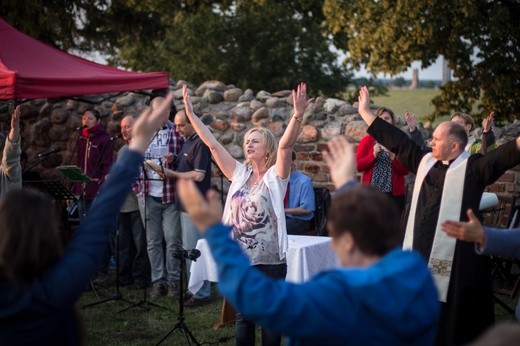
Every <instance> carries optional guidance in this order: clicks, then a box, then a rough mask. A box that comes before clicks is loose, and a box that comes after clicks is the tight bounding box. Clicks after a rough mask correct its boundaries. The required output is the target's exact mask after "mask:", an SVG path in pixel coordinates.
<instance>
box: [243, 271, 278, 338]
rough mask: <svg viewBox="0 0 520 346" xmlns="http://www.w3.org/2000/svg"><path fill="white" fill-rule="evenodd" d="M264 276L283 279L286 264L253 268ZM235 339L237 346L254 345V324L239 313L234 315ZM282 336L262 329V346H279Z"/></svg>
mask: <svg viewBox="0 0 520 346" xmlns="http://www.w3.org/2000/svg"><path fill="white" fill-rule="evenodd" d="M254 267H255V268H256V269H258V270H260V271H261V272H262V273H264V274H265V275H266V276H268V277H270V278H273V279H285V276H286V275H287V264H285V263H282V264H273V265H267V264H259V265H255V266H254ZM236 318H237V319H236V322H235V334H236V335H235V338H236V344H237V345H239V346H250V345H254V344H255V323H254V322H252V321H250V320H247V319H246V318H245V317H244V316H243V315H241V314H240V313H237V314H236ZM281 341H282V336H281V335H279V334H276V333H274V332H272V331H270V330H267V329H265V328H262V346H274V345H276V346H279V345H280V343H281Z"/></svg>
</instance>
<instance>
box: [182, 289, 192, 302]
mask: <svg viewBox="0 0 520 346" xmlns="http://www.w3.org/2000/svg"><path fill="white" fill-rule="evenodd" d="M191 297H193V293H191V292H190V291H186V292H185V293H184V301H187V300H189V299H191Z"/></svg>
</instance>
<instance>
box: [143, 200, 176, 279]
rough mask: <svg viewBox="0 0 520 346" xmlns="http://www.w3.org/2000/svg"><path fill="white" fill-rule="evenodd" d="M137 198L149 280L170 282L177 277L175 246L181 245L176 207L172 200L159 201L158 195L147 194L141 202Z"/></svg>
mask: <svg viewBox="0 0 520 346" xmlns="http://www.w3.org/2000/svg"><path fill="white" fill-rule="evenodd" d="M141 201H142V199H140V203H139V208H140V210H141V215H143V214H145V215H146V219H145V221H144V224H145V226H146V241H147V242H148V245H147V249H148V258H149V259H150V267H151V274H152V283H156V282H159V283H167V284H168V285H171V284H173V283H174V282H175V283H176V282H178V281H179V279H180V263H179V260H178V259H176V258H174V257H173V254H174V253H175V250H176V249H178V248H180V247H181V245H182V243H181V242H182V239H181V224H180V220H179V211H178V210H177V209H176V208H175V203H162V202H161V201H160V199H159V198H154V197H151V196H148V197H146V201H145V203H144V205H143V203H141ZM145 212H146V213H145ZM163 240H164V242H165V244H166V246H165V247H163Z"/></svg>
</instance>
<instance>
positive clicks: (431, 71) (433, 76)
mask: <svg viewBox="0 0 520 346" xmlns="http://www.w3.org/2000/svg"><path fill="white" fill-rule="evenodd" d="M414 68H418V69H419V80H442V58H441V57H439V58H438V59H437V60H436V61H435V62H434V63H433V64H432V65H431V66H429V67H428V68H426V69H423V70H421V63H420V61H415V62H413V63H412V66H411V67H410V68H408V70H406V72H403V73H401V74H399V75H397V76H393V77H391V76H390V75H384V74H379V75H377V78H397V77H403V78H404V79H408V80H411V79H412V73H413V72H412V71H413V69H414ZM354 76H355V77H370V75H369V74H368V73H367V71H366V70H365V69H362V70H360V71H357V72H355V73H354Z"/></svg>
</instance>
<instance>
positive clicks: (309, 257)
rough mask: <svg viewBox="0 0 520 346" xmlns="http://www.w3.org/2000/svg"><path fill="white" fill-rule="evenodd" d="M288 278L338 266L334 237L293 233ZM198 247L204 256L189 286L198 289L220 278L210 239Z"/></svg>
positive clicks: (300, 279)
mask: <svg viewBox="0 0 520 346" xmlns="http://www.w3.org/2000/svg"><path fill="white" fill-rule="evenodd" d="M288 243H289V244H288V245H289V248H288V251H287V276H286V281H290V282H295V283H299V282H304V281H307V280H309V279H310V278H311V277H312V276H313V275H314V274H316V273H318V272H319V271H322V270H324V269H329V268H333V267H336V266H337V259H336V255H335V254H334V252H333V251H332V248H331V246H330V243H331V238H330V237H317V236H305V235H289V236H288ZM196 248H197V249H198V250H200V253H201V255H200V257H199V258H198V259H197V261H195V262H192V263H191V268H190V280H189V283H188V289H189V291H190V292H192V293H195V292H197V291H198V290H199V289H200V288H201V287H202V284H203V281H204V280H209V281H212V282H218V274H217V266H216V263H215V260H214V259H213V256H212V255H211V252H210V250H209V245H208V243H207V241H206V239H199V241H198V242H197V246H196Z"/></svg>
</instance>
